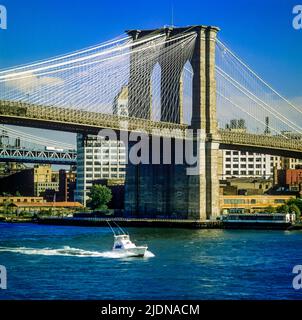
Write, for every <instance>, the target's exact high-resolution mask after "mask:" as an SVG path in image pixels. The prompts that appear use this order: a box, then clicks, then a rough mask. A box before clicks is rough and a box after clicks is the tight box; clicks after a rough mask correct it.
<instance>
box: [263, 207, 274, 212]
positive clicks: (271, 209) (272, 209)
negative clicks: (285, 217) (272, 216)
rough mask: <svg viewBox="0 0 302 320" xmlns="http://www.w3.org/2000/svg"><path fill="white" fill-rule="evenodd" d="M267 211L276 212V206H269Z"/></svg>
mask: <svg viewBox="0 0 302 320" xmlns="http://www.w3.org/2000/svg"><path fill="white" fill-rule="evenodd" d="M265 211H266V212H268V213H275V212H276V208H274V207H272V206H268V207H267V208H266V209H265Z"/></svg>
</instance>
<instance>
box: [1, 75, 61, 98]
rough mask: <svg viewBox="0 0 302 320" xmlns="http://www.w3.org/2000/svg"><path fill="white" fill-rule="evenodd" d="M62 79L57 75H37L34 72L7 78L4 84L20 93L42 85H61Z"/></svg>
mask: <svg viewBox="0 0 302 320" xmlns="http://www.w3.org/2000/svg"><path fill="white" fill-rule="evenodd" d="M63 84H64V80H63V79H61V78H57V77H38V76H36V75H34V74H31V75H30V76H26V77H24V78H19V79H14V80H7V81H6V82H5V85H6V86H7V87H9V88H11V89H17V90H19V91H21V92H22V93H29V92H32V91H34V90H37V89H41V88H42V87H54V86H59V85H63Z"/></svg>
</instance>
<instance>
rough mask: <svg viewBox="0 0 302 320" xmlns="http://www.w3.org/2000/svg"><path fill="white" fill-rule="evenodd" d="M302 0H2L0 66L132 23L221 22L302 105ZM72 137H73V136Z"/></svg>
mask: <svg viewBox="0 0 302 320" xmlns="http://www.w3.org/2000/svg"><path fill="white" fill-rule="evenodd" d="M299 1H300V4H302V0H294V1H292V0H262V1H260V0H242V1H239V0H237V1H235V0H234V1H231V0H229V1H227V0H224V1H222V0H215V1H209V0H197V1H195V0H191V1H189V0H187V1H179V0H174V1H172V0H168V1H166V0H153V1H117V0H116V1H102V0H85V1H82V0H72V1H69V0H68V1H67V0H66V1H62V0H51V1H50V0H43V1H42V0H26V1H21V0H20V1H18V0H0V4H3V5H5V6H6V7H7V11H8V29H7V30H0V69H1V68H5V67H10V66H14V65H20V64H23V63H27V62H31V61H34V60H40V59H44V58H48V57H51V56H54V55H58V54H63V53H66V52H70V51H73V50H77V49H81V48H83V47H87V46H91V45H94V44H97V43H100V42H103V41H104V40H109V39H111V38H113V37H116V36H118V35H120V34H122V33H123V31H124V30H127V29H133V28H138V29H144V28H157V27H161V26H163V25H168V24H171V7H172V3H173V7H174V24H175V25H176V26H186V25H192V24H207V25H216V26H218V27H220V28H221V32H220V35H219V36H220V38H221V40H223V41H224V42H225V43H226V44H228V45H229V47H231V48H232V50H233V51H235V52H236V53H237V54H238V55H239V56H240V57H242V58H243V59H244V60H245V61H246V62H247V63H248V64H249V65H250V66H251V67H252V68H253V69H254V70H255V71H256V72H257V73H258V74H260V75H261V76H262V77H263V78H264V79H265V80H267V81H268V82H269V83H270V84H271V85H272V86H273V87H274V88H276V89H277V91H279V92H281V93H282V94H284V95H285V96H287V97H289V98H291V99H293V100H298V101H301V104H302V99H301V100H299V99H300V97H302V62H301V56H302V30H300V31H297V30H295V29H293V27H292V19H293V17H294V15H293V14H292V9H293V6H294V5H296V4H299ZM68 140H69V138H68Z"/></svg>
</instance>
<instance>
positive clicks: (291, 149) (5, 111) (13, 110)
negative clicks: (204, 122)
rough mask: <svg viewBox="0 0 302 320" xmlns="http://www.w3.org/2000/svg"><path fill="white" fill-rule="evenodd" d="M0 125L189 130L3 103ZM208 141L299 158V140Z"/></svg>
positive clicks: (180, 133) (228, 134)
mask: <svg viewBox="0 0 302 320" xmlns="http://www.w3.org/2000/svg"><path fill="white" fill-rule="evenodd" d="M0 123H5V124H15V125H20V126H28V127H38V128H44V129H51V130H59V131H69V132H82V133H91V134H97V133H98V132H99V130H100V129H106V128H108V129H113V130H116V131H137V132H141V131H142V130H143V131H146V132H147V133H149V134H151V133H154V130H155V131H157V132H158V135H160V136H164V137H173V138H182V137H184V136H185V130H186V129H188V126H187V125H183V124H175V123H169V122H157V121H152V120H146V119H140V118H127V117H120V116H117V115H112V114H102V113H98V112H90V111H84V110H76V109H71V108H59V107H49V106H39V105H33V104H29V103H24V102H12V101H3V100H0ZM207 139H208V140H209V141H213V142H217V143H219V144H220V146H219V148H220V149H231V150H232V149H234V150H245V151H251V152H258V153H264V154H272V155H280V156H285V157H292V158H302V140H296V139H286V138H284V137H280V136H277V135H275V136H271V135H264V134H263V135H259V134H251V133H247V132H232V131H228V130H219V131H218V133H217V134H216V135H215V136H210V137H207Z"/></svg>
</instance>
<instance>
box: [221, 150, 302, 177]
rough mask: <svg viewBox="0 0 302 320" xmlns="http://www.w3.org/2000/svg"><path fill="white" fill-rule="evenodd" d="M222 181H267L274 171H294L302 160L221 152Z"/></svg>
mask: <svg viewBox="0 0 302 320" xmlns="http://www.w3.org/2000/svg"><path fill="white" fill-rule="evenodd" d="M222 152H223V155H222V160H223V161H222V177H221V178H222V179H227V178H233V177H236V178H247V177H259V178H265V179H269V178H272V177H273V174H274V168H276V169H278V170H279V169H283V168H287V169H295V168H296V167H297V166H302V160H300V159H292V158H283V157H279V156H273V155H265V154H259V153H253V152H245V151H234V150H223V151H222Z"/></svg>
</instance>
